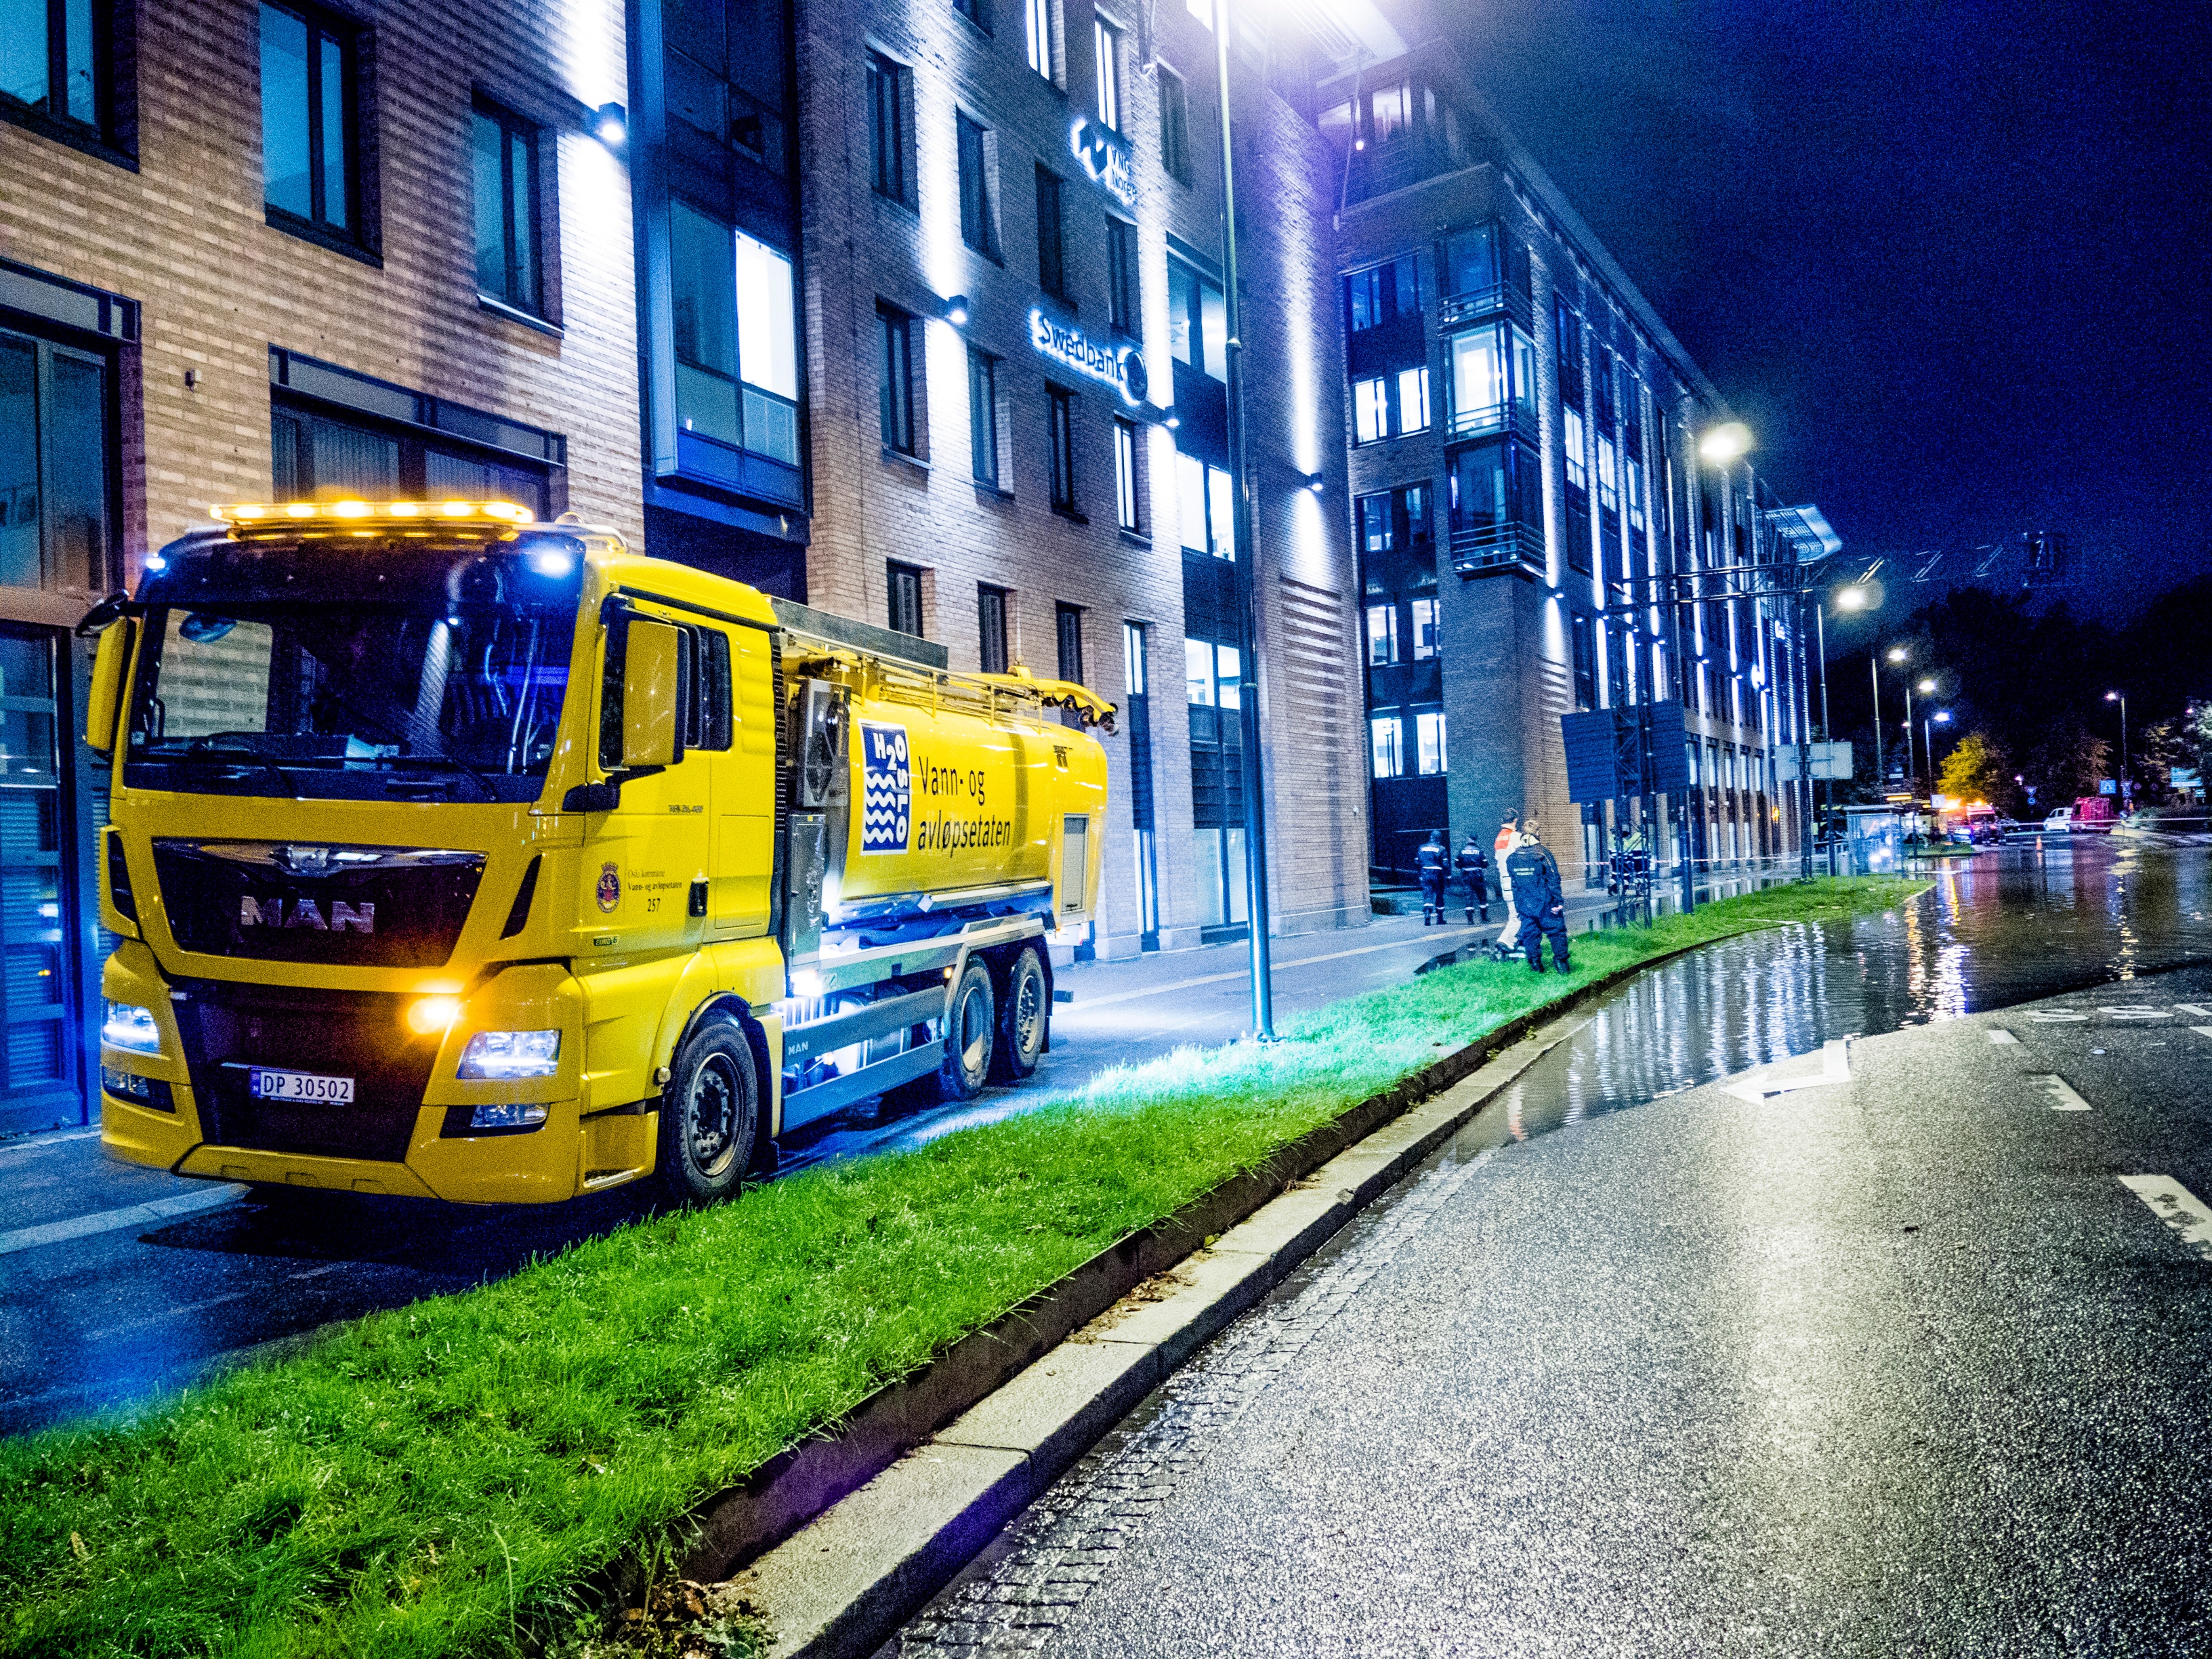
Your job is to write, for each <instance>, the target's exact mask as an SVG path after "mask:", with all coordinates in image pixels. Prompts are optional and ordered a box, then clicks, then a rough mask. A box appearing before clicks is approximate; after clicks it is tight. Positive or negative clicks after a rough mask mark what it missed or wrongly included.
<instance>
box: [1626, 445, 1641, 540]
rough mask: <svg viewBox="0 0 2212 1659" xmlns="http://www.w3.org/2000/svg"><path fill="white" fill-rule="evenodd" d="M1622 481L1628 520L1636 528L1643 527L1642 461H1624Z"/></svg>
mask: <svg viewBox="0 0 2212 1659" xmlns="http://www.w3.org/2000/svg"><path fill="white" fill-rule="evenodd" d="M1625 474H1626V476H1625V477H1624V478H1623V480H1622V482H1623V483H1624V484H1625V485H1626V492H1627V495H1628V522H1629V523H1630V525H1631V526H1633V527H1634V528H1636V529H1638V530H1641V529H1643V528H1644V463H1643V462H1641V461H1638V460H1631V461H1629V462H1627V463H1626V468H1625Z"/></svg>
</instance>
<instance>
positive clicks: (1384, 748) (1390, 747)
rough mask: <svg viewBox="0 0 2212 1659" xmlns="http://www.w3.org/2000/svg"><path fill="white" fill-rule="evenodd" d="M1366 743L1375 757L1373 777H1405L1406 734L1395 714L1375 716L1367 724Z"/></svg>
mask: <svg viewBox="0 0 2212 1659" xmlns="http://www.w3.org/2000/svg"><path fill="white" fill-rule="evenodd" d="M1367 732H1368V741H1369V744H1370V746H1371V748H1372V750H1373V751H1374V756H1375V775H1376V777H1378V778H1402V777H1404V776H1405V775H1406V734H1405V729H1404V727H1403V726H1402V725H1401V723H1400V721H1399V719H1398V717H1397V716H1396V715H1395V714H1377V715H1376V716H1374V717H1373V718H1372V719H1370V720H1369V721H1368V722H1367Z"/></svg>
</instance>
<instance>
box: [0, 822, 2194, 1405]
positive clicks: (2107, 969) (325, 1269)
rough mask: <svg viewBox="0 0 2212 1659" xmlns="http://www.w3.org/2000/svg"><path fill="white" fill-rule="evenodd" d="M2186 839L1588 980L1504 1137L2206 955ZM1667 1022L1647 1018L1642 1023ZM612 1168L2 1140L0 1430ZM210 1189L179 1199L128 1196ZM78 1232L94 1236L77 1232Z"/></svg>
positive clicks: (454, 1283) (852, 1137) (1293, 972)
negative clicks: (519, 1201)
mask: <svg viewBox="0 0 2212 1659" xmlns="http://www.w3.org/2000/svg"><path fill="white" fill-rule="evenodd" d="M2209 878H2212V857H2208V855H2207V854H2204V853H2202V852H2191V853H2181V854H2173V853H2158V854H2143V853H2138V852H2135V851H2131V850H2129V849H2127V848H2122V847H2118V846H2116V845H2115V844H2114V843H2111V842H2104V841H2102V840H2100V841H2098V842H2096V843H2094V844H2093V845H2091V846H2085V847H2081V848H2069V847H2067V846H2065V845H2064V844H2063V843H2061V844H2060V845H2059V846H2057V848H2052V849H2050V850H2049V851H2047V852H2046V851H2042V850H2037V849H2030V850H2029V851H2027V852H2026V853H2007V854H1988V855H1984V856H1983V857H1981V858H1978V859H1976V860H1972V863H1971V865H1970V866H1967V867H1966V868H1964V869H1960V868H1956V867H1954V868H1953V869H1952V870H1949V871H1948V872H1946V873H1945V874H1944V876H1943V877H1942V878H1941V888H1940V890H1939V891H1938V893H1937V894H1936V896H1934V897H1933V898H1932V899H1930V900H1929V901H1925V902H1923V904H1921V905H1918V906H1916V907H1914V908H1912V909H1911V910H1910V911H1907V912H1905V913H1903V914H1900V915H1897V916H1894V917H1892V918H1888V919H1881V918H1875V919H1869V920H1868V921H1862V922H1860V923H1858V924H1856V925H1855V926H1853V927H1844V928H1828V929H1818V928H1796V929H1787V930H1781V931H1779V932H1777V933H1766V934H1760V935H1757V936H1754V937H1753V938H1752V939H1746V940H1741V941H1737V942H1735V943H1733V944H1730V945H1724V946H1721V947H1717V949H1715V950H1711V951H1703V952H1699V953H1698V954H1697V955H1696V956H1694V957H1689V958H1686V959H1684V960H1683V961H1682V962H1680V963H1675V964H1673V965H1672V966H1670V967H1669V968H1668V969H1662V970H1661V971H1660V972H1658V973H1656V974H1654V975H1647V976H1645V977H1644V978H1643V979H1641V980H1639V981H1637V982H1636V983H1635V984H1634V985H1633V986H1632V987H1629V988H1628V989H1627V990H1626V991H1624V992H1623V993H1621V994H1619V995H1618V996H1616V997H1615V998H1614V999H1613V1000H1611V1001H1610V1002H1609V1003H1608V1004H1607V1006H1606V1007H1605V1008H1604V1010H1603V1011H1602V1017H1601V1018H1600V1019H1599V1020H1598V1021H1596V1022H1595V1023H1594V1024H1592V1025H1591V1026H1590V1027H1589V1028H1588V1029H1587V1030H1586V1031H1585V1033H1584V1034H1583V1036H1581V1037H1578V1038H1577V1042H1576V1043H1575V1044H1573V1045H1571V1046H1570V1047H1569V1048H1567V1049H1566V1050H1564V1051H1562V1053H1561V1054H1559V1055H1556V1056H1554V1059H1553V1061H1547V1070H1546V1071H1545V1072H1543V1073H1541V1074H1532V1076H1531V1077H1530V1078H1529V1079H1527V1080H1525V1081H1524V1083H1523V1085H1522V1087H1521V1089H1520V1090H1519V1091H1516V1100H1515V1102H1514V1103H1513V1104H1512V1108H1511V1110H1510V1114H1509V1115H1508V1121H1510V1122H1512V1123H1514V1124H1516V1126H1518V1132H1519V1133H1536V1132H1537V1131H1538V1130H1539V1129H1540V1128H1541V1127H1542V1126H1544V1125H1545V1124H1547V1123H1551V1122H1564V1121H1578V1120H1579V1119H1581V1118H1583V1117H1585V1116H1589V1115H1595V1114H1599V1113H1602V1112H1606V1111H1609V1110H1613V1109H1620V1108H1622V1107H1626V1106H1633V1105H1637V1104H1639V1103H1642V1102H1643V1101H1645V1100H1648V1099H1650V1098H1652V1097H1656V1096H1659V1095H1662V1094H1664V1093H1667V1092H1668V1091H1671V1090H1678V1089H1681V1088H1686V1087H1689V1086H1692V1085H1694V1084H1696V1083H1697V1082H1699V1081H1701V1080H1703V1079H1707V1078H1711V1077H1713V1076H1717V1075H1719V1074H1720V1073H1723V1072H1725V1071H1729V1070H1734V1069H1739V1068H1740V1067H1741V1066H1743V1065H1746V1064H1749V1063H1751V1061H1752V1060H1757V1059H1763V1058H1766V1057H1769V1056H1771V1055H1772V1054H1787V1053H1792V1052H1799V1051H1802V1050H1803V1049H1806V1048H1816V1047H1818V1045H1819V1043H1820V1041H1822V1040H1824V1039H1825V1038H1826V1037H1827V1036H1833V1035H1837V1034H1839V1033H1841V1032H1844V1031H1881V1030H1893V1029H1894V1028H1896V1027H1897V1026H1899V1025H1900V1024H1911V1023H1913V1022H1916V1021H1920V1020H1926V1019H1931V1018H1936V1019H1940V1018H1948V1017H1949V1016H1950V1015H1952V1014H1954V1013H1956V1012H1960V1011H1962V1010H1964V1009H1966V1008H1969V1007H1980V1006H1993V1005H1995V1004H1998V1003H2002V1002H2005V1001H2011V1000H2019V999H2020V998H2021V997H2023V996H2032V995H2038V994H2047V993H2048V992H2050V991H2052V990H2057V989H2063V988H2065V987H2068V986H2070V985H2077V984H2086V983H2092V982H2095V981H2100V980H2103V979H2106V978H2112V977H2115V976H2121V975H2127V974H2132V973H2136V972H2141V971H2144V970H2146V969H2150V968H2152V967H2155V966H2158V965H2161V964H2163V963H2170V962H2172V961H2178V960H2185V959H2190V958H2199V959H2204V960H2212V923H2208V921H2207V920H2206V912H2207V909H2208V904H2212V900H2208V895H2207V887H2208V879H2209ZM1466 937H1467V934H1466V933H1464V932H1463V931H1462V930H1458V929H1451V930H1424V929H1422V928H1421V927H1419V925H1418V921H1417V919H1413V918H1399V919H1393V920H1389V921H1377V923H1376V925H1375V926H1374V927H1369V928H1365V929H1361V930H1358V931H1356V932H1350V933H1340V934H1331V935H1323V936H1316V937H1309V938H1305V939H1294V940H1288V941H1284V942H1281V943H1280V944H1279V945H1278V947H1277V963H1278V971H1277V979H1276V997H1277V1006H1278V1010H1279V1012H1281V1013H1284V1014H1288V1013H1290V1012H1295V1011H1296V1010H1297V1009H1298V1008H1301V1007H1309V1006H1317V1005H1319V1004H1321V1003H1324V1002H1327V1001H1330V1000H1335V999H1336V998H1339V997H1343V996H1347V995H1352V994H1356V993H1358V992H1359V991H1363V990H1366V989H1369V988H1372V987H1378V986H1383V985H1389V984H1393V983H1401V982H1403V981H1404V980H1405V979H1406V978H1407V976H1408V975H1410V974H1411V973H1412V972H1413V969H1414V968H1415V967H1416V966H1418V965H1419V963H1421V962H1422V961H1423V960H1425V958H1426V957H1428V956H1429V955H1431V953H1432V952H1434V951H1437V950H1439V949H1443V948H1446V947H1448V946H1449V945H1455V944H1457V943H1458V942H1460V941H1461V940H1462V939H1464V938H1466ZM1062 983H1063V984H1066V985H1068V986H1071V987H1073V989H1074V991H1075V994H1076V998H1077V1000H1076V1001H1074V1002H1073V1003H1072V1004H1068V1005H1064V1006H1060V1008H1058V1009H1057V1010H1056V1011H1055V1018H1054V1053H1053V1054H1051V1055H1050V1056H1049V1057H1048V1060H1047V1061H1046V1065H1045V1068H1044V1075H1043V1076H1042V1078H1041V1079H1039V1080H1038V1083H1037V1084H1035V1085H1031V1086H1030V1087H1028V1088H1025V1089H1019V1090H999V1089H994V1090H991V1091H987V1092H986V1094H985V1095H984V1096H983V1097H981V1099H980V1100H979V1101H977V1102H975V1103H973V1104H971V1105H969V1106H968V1107H963V1108H948V1109H939V1110H936V1111H933V1112H927V1113H922V1114H916V1115H897V1114H895V1113H894V1114H884V1115H878V1113H877V1111H876V1110H875V1109H872V1108H869V1107H862V1108H860V1109H855V1110H854V1111H853V1112H851V1113H848V1114H844V1115H841V1116H840V1117H838V1118H836V1119H833V1120H831V1121H829V1123H827V1124H825V1125H823V1126H821V1127H820V1128H818V1129H811V1130H810V1131H809V1132H808V1133H806V1134H805V1136H804V1137H802V1138H794V1139H793V1142H792V1143H791V1144H789V1145H788V1146H786V1147H785V1149H784V1153H785V1156H784V1167H785V1168H786V1169H792V1168H797V1167H803V1166H804V1165H805V1164H807V1163H811V1162H813V1161H817V1160H818V1159H820V1158H825V1157H843V1156H854V1155H860V1154H864V1153H866V1152H872V1151H878V1150H885V1149H891V1148H896V1147H898V1146H911V1145H915V1144H917V1143H918V1142H920V1141H922V1140H925V1139H930V1138H932V1137H933V1136H935V1135H938V1134H941V1133H949V1132H950V1131H951V1130H952V1129H954V1128H957V1127H963V1126H965V1125H967V1124H969V1123H973V1122H976V1121H987V1120H988V1119H989V1118H992V1117H995V1116H1002V1115H1007V1114H1010V1113H1012V1112H1015V1111H1019V1110H1022V1109H1026V1108H1027V1107H1029V1106H1030V1105H1032V1104H1034V1103H1036V1102H1037V1101H1039V1100H1041V1099H1044V1098H1048V1097H1050V1095H1051V1094H1052V1093H1053V1092H1054V1088H1055V1086H1056V1085H1057V1086H1061V1087H1065V1086H1068V1085H1073V1084H1076V1083H1079V1082H1081V1081H1082V1080H1083V1079H1085V1078H1087V1077H1089V1076H1091V1074H1092V1073H1095V1072H1096V1071H1097V1070H1099V1069H1100V1068H1102V1067H1103V1066H1110V1065H1115V1064H1121V1063H1127V1062H1130V1061H1139V1060H1145V1059H1147V1058H1151V1057H1152V1056H1154V1055H1156V1054H1163V1053H1165V1052H1167V1051H1168V1050H1169V1049H1170V1048H1173V1047H1175V1046H1176V1044H1178V1043H1184V1042H1200V1043H1203V1042H1223V1041H1227V1040H1229V1039H1230V1038H1231V1037H1233V1036H1235V1035H1236V1034H1237V1032H1238V1031H1239V1030H1241V1029H1243V1026H1244V1025H1246V1024H1249V1013H1248V1010H1249V1002H1248V1001H1247V987H1246V983H1245V981H1244V979H1243V947H1242V946H1239V945H1229V946H1220V947H1215V948H1213V949H1212V950H1209V951H1190V952H1185V953H1181V954H1179V955H1176V956H1174V957H1152V958H1148V959H1145V960H1141V961H1139V962H1136V963H1095V964H1090V965H1087V966H1085V967H1084V968H1082V969H1077V970H1074V971H1073V972H1071V973H1068V974H1067V975H1066V976H1065V977H1064V978H1063V981H1062ZM1662 1017H1663V1018H1666V1019H1667V1020H1668V1024H1667V1025H1666V1028H1665V1036H1664V1040H1663V1041H1662V1040H1657V1039H1655V1038H1654V1036H1652V1034H1651V1030H1650V1022H1652V1021H1653V1020H1655V1019H1657V1018H1662ZM643 1201H644V1200H643V1195H642V1194H641V1193H640V1192H639V1191H638V1190H637V1189H630V1190H627V1191H617V1192H614V1193H607V1194H599V1195H596V1196H594V1197H592V1198H589V1199H586V1200H579V1201H578V1202H576V1203H574V1204H571V1205H566V1206H550V1207H547V1208H543V1209H539V1208H525V1207H501V1208H495V1209H461V1208H453V1207H447V1206H434V1205H422V1204H416V1203H411V1202H409V1201H407V1200H392V1199H386V1200H375V1199H363V1198H356V1197H354V1196H353V1195H350V1194H331V1195H327V1196H325V1197H322V1198H319V1200H316V1201H315V1203H314V1204H313V1206H311V1207H307V1208H305V1209H302V1210H300V1211H297V1212H286V1211H272V1210H270V1209H268V1208H265V1207H264V1206H258V1205H254V1204H249V1203H240V1202H237V1201H236V1200H235V1199H234V1197H231V1196H230V1195H229V1194H228V1189H225V1188H220V1187H216V1186H214V1185H212V1184H210V1183H207V1182H186V1181H181V1180H178V1179H175V1178H173V1177H171V1176H167V1175H164V1174H162V1173H161V1172H158V1171H151V1170H136V1169H131V1168H129V1167H127V1166H125V1165H122V1164H114V1163H111V1162H109V1161H107V1160H106V1159H105V1158H102V1157H101V1155H100V1150H99V1143H98V1141H97V1139H96V1137H95V1135H94V1133H93V1132H91V1131H76V1132H70V1133H64V1134H62V1135H48V1136H40V1137H35V1138H32V1139H26V1140H20V1141H16V1142H12V1143H7V1144H0V1432H9V1433H14V1432H21V1431H24V1430H27V1429H30V1428H34V1427H38V1426H40V1425H45V1424H48V1423H52V1422H55V1421H58V1420H61V1419H66V1418H69V1417H72V1416H76V1415H78V1414H80V1413H83V1412H85V1411H88V1410H91V1409H95V1408H99V1407H108V1406H113V1405H118V1404H121V1405H127V1404H128V1403H129V1402H131V1401H137V1400H143V1399H145V1398H147V1397H149V1396H150V1395H152V1394H153V1393H154V1392H155V1391H156V1390H158V1389H161V1388H164V1387H170V1386H175V1385H178V1384H179V1383H185V1382H189V1381H190V1380H191V1379H192V1378H193V1377H195V1376H200V1375H204V1373H205V1371H206V1370H208V1369H209V1368H210V1366H216V1365H221V1364H228V1363H232V1362H234V1361H235V1360H237V1359H239V1358H249V1357H252V1356H254V1355H256V1354H259V1353H264V1352H270V1351H271V1349H272V1348H274V1349H281V1348H282V1347H283V1346H285V1345H287V1344H289V1343H292V1342H295V1341H298V1340H302V1339H303V1338H304V1337H306V1336H307V1335H310V1334H313V1332H314V1331H315V1330H316V1329H318V1328H320V1327H321V1326H323V1325H325V1324H326V1323H328V1322H331V1321H334V1320H339V1319H344V1318H350V1317H354V1316H358V1315H361V1314H363V1313H367V1312H370V1311H373V1310H377V1309H380V1308H388V1307H393V1306H399V1305H404V1304H406V1303H408V1302H410V1301H413V1300H416V1299H417V1298H419V1297H424V1296H434V1295H441V1294H445V1293H448V1292H452V1291H460V1290H465V1289H467V1288H469V1287H471V1286H472V1285H477V1284H478V1283H481V1282H482V1281H483V1280H484V1279H488V1278H496V1277H500V1276H503V1275H504V1274H506V1273H511V1272H513V1271H514V1270H515V1269H516V1268H518V1267H521V1266H523V1265H524V1264H526V1262H527V1261H529V1260H530V1259H531V1257H532V1255H541V1254H546V1253H550V1252H552V1251H556V1250H558V1249H562V1248H564V1247H566V1246H568V1245H569V1244H571V1243H575V1242H577V1241H578V1240H580V1239H582V1238H585V1237H591V1236H592V1235H593V1234H596V1233H599V1232H601V1231H605V1230H607V1229H608V1228H611V1227H614V1226H617V1225H621V1224H622V1223H623V1221H625V1220H627V1219H629V1218H634V1217H635V1216H636V1215H638V1214H639V1213H641V1208H642V1205H643ZM149 1203H151V1204H155V1205H171V1204H184V1205H194V1204H210V1203H211V1204H213V1205H215V1206H217V1207H213V1208H208V1209H204V1210H201V1211H198V1212H194V1213H188V1214H174V1213H171V1214H158V1213H151V1214H149V1213H146V1212H140V1211H138V1210H137V1208H136V1207H135V1206H141V1205H145V1204H149ZM81 1229H99V1230H98V1231H80V1230H81Z"/></svg>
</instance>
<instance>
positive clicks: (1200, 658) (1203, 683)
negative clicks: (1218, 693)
mask: <svg viewBox="0 0 2212 1659" xmlns="http://www.w3.org/2000/svg"><path fill="white" fill-rule="evenodd" d="M1182 678H1183V690H1185V691H1186V692H1187V693H1188V695H1189V697H1190V701H1191V703H1192V705H1193V706H1194V707H1195V708H1212V706H1213V647H1212V645H1211V644H1209V643H1208V642H1207V641H1205V640H1185V641H1183V642H1182Z"/></svg>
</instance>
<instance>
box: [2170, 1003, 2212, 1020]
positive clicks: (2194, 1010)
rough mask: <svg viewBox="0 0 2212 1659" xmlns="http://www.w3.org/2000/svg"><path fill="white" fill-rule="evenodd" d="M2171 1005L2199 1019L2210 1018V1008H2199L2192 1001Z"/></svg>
mask: <svg viewBox="0 0 2212 1659" xmlns="http://www.w3.org/2000/svg"><path fill="white" fill-rule="evenodd" d="M2173 1006H2175V1007H2176V1008H2178V1009H2179V1010H2180V1011H2181V1012H2183V1013H2185V1014H2194V1015H2195V1016H2196V1017H2197V1018H2199V1019H2212V1008H2200V1007H2198V1006H2197V1005H2196V1004H2195V1003H2193V1002H2177V1003H2175V1004H2174V1005H2173Z"/></svg>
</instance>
